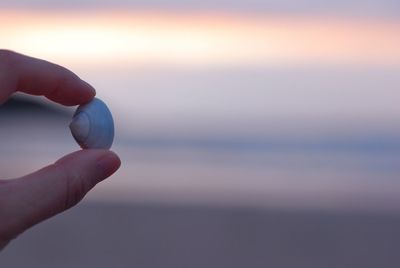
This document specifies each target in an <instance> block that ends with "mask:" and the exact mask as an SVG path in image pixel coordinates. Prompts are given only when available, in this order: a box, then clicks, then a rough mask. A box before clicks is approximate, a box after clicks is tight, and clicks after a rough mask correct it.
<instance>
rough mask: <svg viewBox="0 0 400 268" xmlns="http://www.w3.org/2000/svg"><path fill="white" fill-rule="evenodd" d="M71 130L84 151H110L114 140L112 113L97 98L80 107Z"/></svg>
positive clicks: (70, 126) (73, 119)
mask: <svg viewBox="0 0 400 268" xmlns="http://www.w3.org/2000/svg"><path fill="white" fill-rule="evenodd" d="M69 128H70V129H71V133H72V136H73V137H74V138H75V140H76V142H77V143H78V144H79V145H80V146H81V147H82V148H83V149H110V148H111V145H112V143H113V140H114V121H113V118H112V115H111V112H110V110H109V109H108V108H107V106H106V104H105V103H104V102H102V101H101V100H99V99H97V98H94V99H93V100H92V101H91V102H89V103H87V104H84V105H81V106H79V107H78V109H77V110H76V112H75V114H74V117H73V118H72V122H71V124H70V125H69Z"/></svg>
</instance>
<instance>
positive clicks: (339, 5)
mask: <svg viewBox="0 0 400 268" xmlns="http://www.w3.org/2000/svg"><path fill="white" fill-rule="evenodd" d="M278 2H279V3H278ZM309 2H312V3H314V5H311V7H310V8H308V7H307V3H309ZM29 3H30V4H27V5H24V6H23V7H24V8H22V5H18V4H15V3H14V2H11V1H2V3H1V4H0V7H3V8H2V9H0V23H1V25H7V27H1V28H0V36H1V37H0V41H1V43H0V44H1V47H2V48H9V49H13V50H17V51H20V52H22V53H26V54H30V55H36V56H37V57H43V58H47V59H51V60H54V61H62V62H71V63H77V61H79V64H89V65H90V64H92V65H97V64H98V63H112V62H114V63H118V64H119V65H120V66H121V65H123V64H141V65H143V64H146V65H152V64H180V65H181V64H183V65H206V66H209V65H232V64H233V65H260V64H261V65H276V64H278V65H279V64H321V63H322V64H367V65H368V64H369V65H375V64H384V65H393V64H394V65H398V64H399V63H400V50H399V49H398V48H399V47H400V18H399V17H397V16H395V15H396V10H397V9H396V8H397V7H398V6H399V5H398V4H396V3H397V2H396V1H389V0H387V1H372V0H370V1H367V2H363V6H362V7H360V6H359V5H358V4H357V3H358V2H357V1H324V5H325V4H326V5H327V6H328V7H331V8H330V9H329V8H322V7H321V6H320V5H318V4H317V1H306V0H302V1H297V2H296V6H291V5H289V2H288V1H286V2H285V1H283V2H282V1H250V2H247V1H246V2H245V1H233V2H229V3H228V2H226V1H216V2H214V1H206V2H204V3H203V2H202V3H203V4H201V6H200V7H199V6H198V5H200V4H196V3H197V2H195V1H172V2H171V1H169V2H168V3H170V6H168V7H169V8H167V7H166V6H165V4H163V2H162V1H152V2H149V3H148V2H146V3H147V4H146V3H145V2H141V1H117V2H116V3H114V2H113V5H112V6H110V5H109V2H107V1H97V2H90V1H82V2H81V1H68V4H67V3H62V2H54V1H30V2H29ZM32 3H35V5H34V4H32ZM40 7H43V8H40ZM106 7H107V8H106ZM124 7H125V8H124ZM239 7H241V8H239ZM358 7H360V8H359V9H357V8H358ZM255 10H258V12H255ZM352 10H354V11H356V10H357V12H356V13H354V14H352V15H350V13H351V11H352ZM327 11H329V12H327ZM383 15H386V16H383Z"/></svg>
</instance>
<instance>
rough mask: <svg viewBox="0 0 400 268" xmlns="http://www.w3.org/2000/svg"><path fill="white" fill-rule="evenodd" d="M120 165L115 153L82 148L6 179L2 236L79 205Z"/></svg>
mask: <svg viewBox="0 0 400 268" xmlns="http://www.w3.org/2000/svg"><path fill="white" fill-rule="evenodd" d="M120 164H121V162H120V160H119V158H118V156H117V155H116V154H115V153H113V152H110V151H106V150H83V151H78V152H75V153H72V154H69V155H67V156H65V157H63V158H62V159H60V160H58V161H57V162H56V163H55V164H53V165H50V166H48V167H45V168H43V169H41V170H39V171H37V172H35V173H32V174H30V175H28V176H25V177H22V178H19V179H14V180H11V181H7V183H5V184H6V185H3V186H5V187H6V188H7V191H5V192H6V194H5V196H4V195H3V196H2V197H1V199H2V204H0V205H1V211H0V218H2V224H1V227H0V237H1V236H2V237H3V238H4V237H9V240H11V239H12V238H14V237H16V236H17V235H18V234H20V233H22V232H23V231H24V230H26V229H27V228H29V227H31V226H32V225H34V224H36V223H38V222H41V221H43V220H45V219H47V218H49V217H51V216H54V215H56V214H58V213H60V212H62V211H64V210H66V209H68V208H70V207H72V206H74V205H76V204H77V203H78V202H79V201H80V200H82V198H83V197H84V196H85V194H86V193H87V192H88V191H89V190H90V189H92V188H93V187H94V186H95V185H96V184H97V183H99V182H100V181H102V180H104V179H105V178H107V177H109V176H110V175H112V174H113V173H114V172H115V171H116V170H117V169H118V168H119V166H120ZM7 193H8V194H7ZM3 205H4V206H3Z"/></svg>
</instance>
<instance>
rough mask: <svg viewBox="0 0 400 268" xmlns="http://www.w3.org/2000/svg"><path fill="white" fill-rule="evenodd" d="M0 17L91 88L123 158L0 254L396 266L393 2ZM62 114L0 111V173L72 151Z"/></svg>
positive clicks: (4, 39) (9, 11) (1, 42)
mask: <svg viewBox="0 0 400 268" xmlns="http://www.w3.org/2000/svg"><path fill="white" fill-rule="evenodd" d="M0 25H2V26H1V27H0V46H1V48H6V49H12V50H15V51H18V52H20V53H24V54H28V55H30V56H34V57H38V58H43V59H46V60H49V61H52V62H56V63H58V64H60V65H63V66H65V67H67V68H69V69H71V70H73V71H74V72H75V73H77V74H78V75H79V76H80V77H81V78H83V79H85V80H86V81H88V82H89V83H91V84H92V85H93V86H94V87H95V88H96V90H97V95H98V97H100V98H102V99H103V100H104V101H105V102H106V103H107V104H109V106H110V109H111V110H112V112H113V115H114V119H115V121H116V131H117V133H116V135H117V136H116V140H115V143H114V146H113V150H114V151H116V152H118V153H119V154H120V156H121V158H122V161H123V165H122V168H121V170H120V171H119V172H118V173H117V174H116V175H114V176H113V177H112V178H111V179H109V180H108V181H106V182H103V183H101V184H100V185H99V186H98V187H97V188H96V189H95V190H94V191H92V192H91V193H89V195H88V196H87V197H86V199H85V200H84V201H83V202H82V204H81V205H79V206H78V207H77V208H74V209H72V210H70V211H68V212H67V213H65V214H63V215H60V216H58V217H56V218H54V219H51V220H49V221H47V222H45V223H43V224H40V225H38V226H36V227H35V228H33V229H32V230H29V231H28V232H26V233H25V234H23V235H22V236H21V237H19V238H18V239H17V240H16V241H14V242H13V243H12V244H11V245H10V246H8V247H7V248H6V249H5V250H4V251H3V252H2V254H1V256H0V266H2V267H41V268H47V267H110V266H114V267H141V268H146V267H165V268H166V267H171V268H172V267H174V268H176V267H230V268H235V267H268V266H271V267H363V268H366V267H397V266H398V265H400V256H399V254H398V248H399V246H400V228H399V227H400V123H399V122H400V119H399V115H400V105H399V99H400V90H399V85H400V2H398V1H394V0H364V1H358V0H346V1H342V0H340V1H337V0H335V1H334V0H325V1H317V0H298V1H290V0H280V1H278V0H263V1H255V0H254V1H248V0H247V1H244V0H231V1H225V0H217V1H215V0H214V1H210V0H206V1H191V0H190V1H188V0H186V1H181V0H168V1H161V0H153V1H144V0H115V1H95V0H81V1H65V2H62V1H50V0H31V1H19V2H15V1H11V0H2V1H1V3H0ZM74 109H75V108H66V107H61V106H58V105H55V104H52V103H50V102H49V101H47V100H45V99H44V98H42V97H28V96H25V95H22V94H19V95H18V94H17V95H16V96H15V97H14V98H12V99H11V100H10V101H9V102H7V103H6V104H5V105H3V106H1V107H0V124H1V131H0V146H1V152H2V154H1V157H0V170H1V177H2V178H13V177H18V176H21V175H24V174H27V173H29V172H32V171H34V170H36V169H39V168H40V167H42V166H44V165H48V164H50V163H52V162H54V161H55V160H56V159H58V158H60V157H62V156H63V155H64V154H67V153H69V152H71V151H74V150H78V149H79V148H78V146H77V145H76V144H75V141H74V140H73V138H72V136H71V135H70V133H69V129H68V124H69V121H70V119H71V117H72V114H73V112H74Z"/></svg>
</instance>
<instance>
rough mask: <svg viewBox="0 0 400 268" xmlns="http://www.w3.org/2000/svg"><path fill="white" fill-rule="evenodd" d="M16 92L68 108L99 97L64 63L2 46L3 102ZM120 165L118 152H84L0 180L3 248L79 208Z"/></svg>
mask: <svg viewBox="0 0 400 268" xmlns="http://www.w3.org/2000/svg"><path fill="white" fill-rule="evenodd" d="M16 91H20V92H25V93H27V94H31V95H43V96H45V97H47V98H48V99H50V100H52V101H54V102H57V103H60V104H62V105H67V106H73V105H79V104H84V103H87V102H89V101H90V100H91V99H93V97H94V96H95V95H96V92H95V90H94V89H93V87H91V86H90V85H89V84H87V83H86V82H84V81H83V80H81V79H80V78H79V77H78V76H77V75H75V74H74V73H72V72H71V71H69V70H67V69H65V68H63V67H61V66H59V65H56V64H53V63H50V62H47V61H43V60H40V59H35V58H32V57H28V56H25V55H21V54H18V53H15V52H12V51H8V50H1V49H0V104H2V103H4V102H5V101H6V100H7V99H8V98H9V97H10V96H11V95H12V94H13V93H14V92H16ZM120 164H121V162H120V159H119V158H118V156H117V155H116V154H115V153H114V152H111V151H108V150H81V151H77V152H74V153H71V154H69V155H66V156H64V157H63V158H61V159H60V160H58V161H56V162H55V163H54V164H51V165H49V166H47V167H44V168H42V169H40V170H39V171H36V172H34V173H32V174H29V175H27V176H24V177H21V178H15V179H7V180H5V179H0V223H1V224H0V250H1V249H3V248H4V247H5V246H6V245H7V244H8V243H9V242H10V241H11V240H12V239H14V238H16V237H17V236H18V235H20V234H21V233H23V232H24V231H25V230H27V229H29V228H30V227H32V226H33V225H35V224H37V223H39V222H41V221H43V220H46V219H48V218H50V217H53V216H55V215H56V214H58V213H61V212H63V211H65V210H67V209H69V208H71V207H73V206H75V205H76V204H77V203H78V202H79V201H81V200H82V199H83V197H84V196H85V195H86V193H87V192H88V191H90V190H91V189H92V188H93V187H94V186H95V185H96V184H97V183H99V182H101V181H102V180H104V179H106V178H107V177H109V176H111V175H112V174H113V173H114V172H115V171H117V170H118V168H119V167H120Z"/></svg>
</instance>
